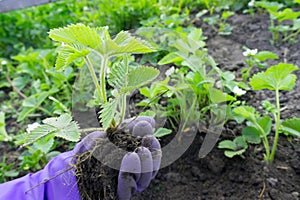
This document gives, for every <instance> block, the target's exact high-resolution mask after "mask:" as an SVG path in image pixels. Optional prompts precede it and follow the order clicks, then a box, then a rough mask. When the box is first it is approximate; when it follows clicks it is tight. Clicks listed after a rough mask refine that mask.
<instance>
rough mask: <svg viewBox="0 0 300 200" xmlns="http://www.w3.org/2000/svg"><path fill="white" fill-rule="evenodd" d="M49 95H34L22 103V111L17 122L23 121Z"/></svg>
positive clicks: (48, 93) (47, 93) (45, 93)
mask: <svg viewBox="0 0 300 200" xmlns="http://www.w3.org/2000/svg"><path fill="white" fill-rule="evenodd" d="M49 95H50V92H41V93H37V94H34V95H32V96H30V97H28V98H27V99H25V100H24V101H23V102H22V107H23V109H22V111H21V112H20V113H19V116H18V119H17V121H18V122H20V121H22V120H24V119H25V118H26V117H27V116H28V115H29V114H30V113H32V112H33V111H34V110H35V109H37V108H38V107H39V106H40V105H41V104H42V103H43V101H44V100H45V99H46V98H47V97H48V96H49Z"/></svg>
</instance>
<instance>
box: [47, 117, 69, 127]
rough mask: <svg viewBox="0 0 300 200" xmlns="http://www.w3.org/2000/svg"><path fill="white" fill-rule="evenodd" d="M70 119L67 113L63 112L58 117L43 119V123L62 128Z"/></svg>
mask: <svg viewBox="0 0 300 200" xmlns="http://www.w3.org/2000/svg"><path fill="white" fill-rule="evenodd" d="M71 121H72V117H71V115H69V114H63V115H61V116H59V117H50V118H46V119H44V120H43V123H44V124H48V125H50V126H53V127H57V128H64V127H66V126H67V125H68V124H69V123H70V122H71Z"/></svg>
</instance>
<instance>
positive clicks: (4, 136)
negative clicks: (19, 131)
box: [0, 112, 11, 141]
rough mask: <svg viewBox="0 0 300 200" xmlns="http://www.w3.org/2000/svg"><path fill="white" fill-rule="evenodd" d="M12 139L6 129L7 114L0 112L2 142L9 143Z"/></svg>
mask: <svg viewBox="0 0 300 200" xmlns="http://www.w3.org/2000/svg"><path fill="white" fill-rule="evenodd" d="M10 139H11V138H10V137H9V136H8V135H7V132H6V129H5V113H4V112H0V141H7V140H10Z"/></svg>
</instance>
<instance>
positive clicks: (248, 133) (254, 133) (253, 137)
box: [242, 126, 261, 144]
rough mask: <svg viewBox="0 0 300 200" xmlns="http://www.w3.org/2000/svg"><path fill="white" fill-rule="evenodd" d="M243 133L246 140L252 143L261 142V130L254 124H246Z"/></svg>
mask: <svg viewBox="0 0 300 200" xmlns="http://www.w3.org/2000/svg"><path fill="white" fill-rule="evenodd" d="M242 135H243V137H244V138H245V140H246V141H247V142H249V143H251V144H260V142H261V139H260V132H259V130H257V129H256V128H255V127H253V126H246V127H245V128H244V129H243V131H242Z"/></svg>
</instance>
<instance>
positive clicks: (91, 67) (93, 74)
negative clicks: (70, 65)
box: [85, 56, 103, 98]
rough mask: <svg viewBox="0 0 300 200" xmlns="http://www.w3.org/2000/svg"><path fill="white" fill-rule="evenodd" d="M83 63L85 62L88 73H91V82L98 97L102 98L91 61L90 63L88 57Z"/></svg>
mask: <svg viewBox="0 0 300 200" xmlns="http://www.w3.org/2000/svg"><path fill="white" fill-rule="evenodd" d="M85 62H86V64H87V66H88V68H89V71H90V73H91V76H92V79H93V82H94V84H95V86H96V88H97V91H98V93H99V95H100V98H103V97H102V93H101V88H100V85H99V82H98V79H97V76H96V73H95V70H94V67H93V65H92V63H91V61H90V59H89V57H88V56H86V57H85Z"/></svg>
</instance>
